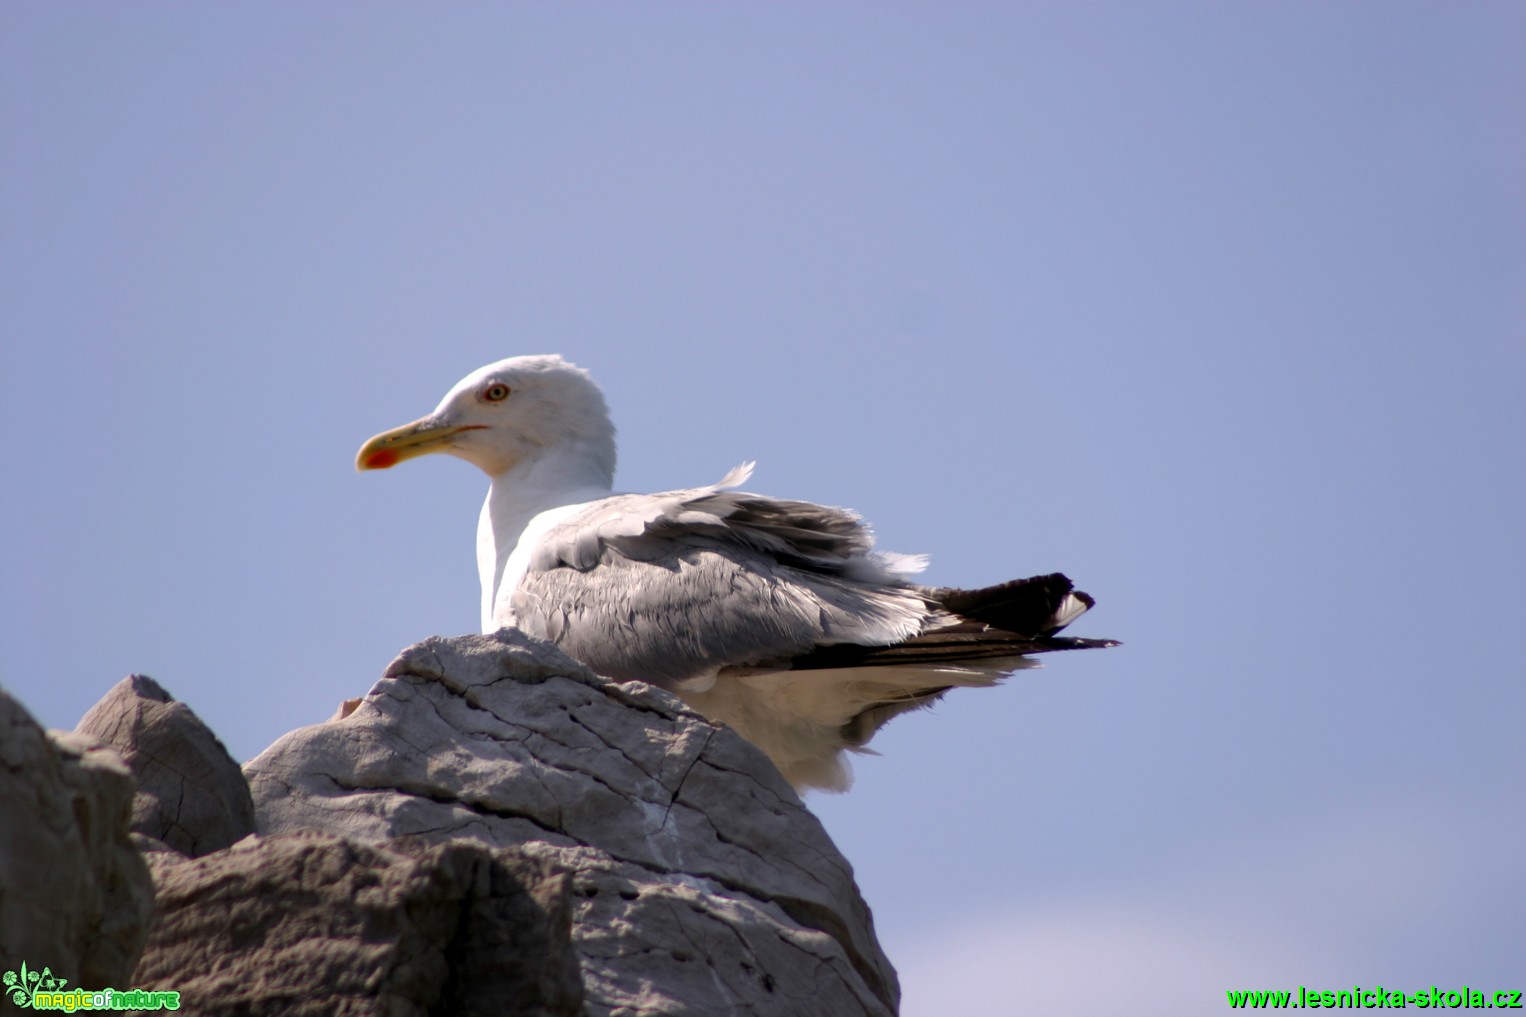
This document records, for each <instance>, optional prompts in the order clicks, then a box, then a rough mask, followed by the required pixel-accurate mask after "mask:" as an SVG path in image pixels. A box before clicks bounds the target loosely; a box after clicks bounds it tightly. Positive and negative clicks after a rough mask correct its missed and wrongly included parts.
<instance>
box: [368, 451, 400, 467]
mask: <svg viewBox="0 0 1526 1017" xmlns="http://www.w3.org/2000/svg"><path fill="white" fill-rule="evenodd" d="M396 465H397V453H396V452H394V451H393V450H392V449H390V448H379V449H377V450H376V451H375V452H372V453H371V454H370V455H369V456H367V457H366V469H368V470H385V469H386V468H387V467H389V466H396Z"/></svg>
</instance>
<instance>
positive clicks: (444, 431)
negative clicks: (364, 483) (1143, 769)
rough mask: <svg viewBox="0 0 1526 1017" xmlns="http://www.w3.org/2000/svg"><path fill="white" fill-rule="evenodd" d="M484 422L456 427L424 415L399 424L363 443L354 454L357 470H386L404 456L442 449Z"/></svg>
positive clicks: (405, 457) (413, 455)
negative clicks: (459, 435)
mask: <svg viewBox="0 0 1526 1017" xmlns="http://www.w3.org/2000/svg"><path fill="white" fill-rule="evenodd" d="M484 427H485V425H483V424H467V425H465V426H464V427H455V426H452V425H449V424H445V423H443V422H442V421H440V420H439V419H438V418H435V417H424V418H422V419H420V420H415V421H414V422H413V423H411V424H404V425H403V426H402V427H394V428H393V429H392V430H390V431H383V432H382V433H381V434H378V435H377V436H376V437H374V438H372V439H371V440H370V441H368V442H366V443H365V444H364V445H362V446H360V451H359V452H358V453H356V455H355V469H357V470H385V469H386V468H387V467H389V466H396V465H397V464H398V463H400V462H402V461H403V460H404V459H413V458H415V457H416V456H422V455H427V454H428V453H430V452H443V451H445V449H446V448H447V447H448V446H449V445H450V443H451V440H452V439H454V438H455V436H456V435H458V434H460V433H461V432H462V431H480V430H483V429H484Z"/></svg>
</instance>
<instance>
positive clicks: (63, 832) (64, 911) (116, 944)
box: [0, 691, 153, 988]
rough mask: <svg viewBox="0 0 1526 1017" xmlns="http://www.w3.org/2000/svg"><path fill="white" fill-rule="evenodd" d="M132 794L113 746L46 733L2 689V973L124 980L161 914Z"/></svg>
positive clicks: (101, 983)
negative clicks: (134, 828)
mask: <svg viewBox="0 0 1526 1017" xmlns="http://www.w3.org/2000/svg"><path fill="white" fill-rule="evenodd" d="M132 800H133V784H132V778H131V776H130V775H129V774H128V771H127V768H126V766H124V765H123V763H122V760H121V758H120V757H119V756H118V755H117V753H116V752H115V751H113V750H112V749H110V748H107V747H106V746H105V745H103V744H102V743H101V742H100V741H98V740H97V739H95V738H91V737H89V736H88V735H81V734H73V733H67V732H52V733H49V732H45V731H43V729H42V728H41V727H39V726H38V724H37V722H36V721H34V720H33V719H32V717H31V716H30V715H29V714H28V713H27V712H26V710H25V709H23V708H22V707H21V705H20V704H19V703H17V702H16V701H15V700H14V699H12V698H11V697H10V696H9V695H7V694H6V693H4V692H3V691H0V971H19V969H20V966H21V964H22V963H23V962H25V963H26V964H27V965H28V967H29V969H30V970H31V971H42V970H44V969H46V970H47V971H49V972H51V974H52V976H56V977H58V978H62V979H66V986H65V987H67V988H74V987H76V986H85V987H106V986H114V985H121V984H123V983H124V982H125V981H126V979H127V976H128V975H129V974H130V973H131V972H132V969H133V965H134V963H135V962H136V961H137V959H138V954H139V951H140V950H141V949H142V947H143V940H144V936H145V935H146V934H147V932H148V923H149V918H150V917H151V915H152V913H153V885H152V883H151V882H150V880H149V874H148V870H147V868H145V866H144V864H143V859H142V858H141V857H140V856H139V854H138V851H137V849H136V847H135V846H134V845H133V841H132V838H131V835H130V833H129V830H128V826H129V817H130V816H131V812H132ZM29 988H30V986H29Z"/></svg>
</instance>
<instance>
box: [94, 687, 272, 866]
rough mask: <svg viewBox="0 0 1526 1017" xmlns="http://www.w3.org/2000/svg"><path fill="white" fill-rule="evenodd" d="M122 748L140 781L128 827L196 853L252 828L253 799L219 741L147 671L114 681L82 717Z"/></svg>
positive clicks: (213, 848) (99, 734)
mask: <svg viewBox="0 0 1526 1017" xmlns="http://www.w3.org/2000/svg"><path fill="white" fill-rule="evenodd" d="M75 730H77V731H80V732H83V733H86V734H91V735H94V736H96V737H98V738H100V739H102V740H103V741H105V742H107V743H109V744H110V745H112V746H113V747H115V748H116V749H117V751H118V752H120V753H121V754H122V759H123V760H124V761H125V762H126V763H127V767H128V769H130V770H131V771H132V775H133V778H134V779H135V780H136V782H137V793H136V794H135V795H134V796H133V805H132V828H133V830H134V831H135V832H137V833H141V834H144V835H145V836H148V837H152V838H154V839H156V840H159V841H162V842H163V843H164V844H166V845H168V846H169V847H171V848H174V849H175V850H176V851H179V852H181V853H182V854H187V855H191V856H192V857H197V856H200V855H204V854H207V853H209V852H211V851H216V850H218V849H220V848H225V847H227V846H228V845H230V844H233V843H234V842H236V841H238V840H239V839H240V838H243V837H246V836H248V835H249V834H251V833H253V832H254V801H253V799H251V798H250V797H249V785H248V784H246V783H245V782H244V775H243V772H242V771H241V770H240V769H239V767H238V764H237V763H236V762H234V760H233V757H232V756H230V755H229V754H228V750H227V749H226V748H224V747H223V743H222V742H221V741H219V740H218V739H217V736H216V735H214V734H213V733H212V730H211V729H210V728H208V727H207V726H206V724H204V723H202V721H201V718H199V717H197V716H196V714H194V713H192V712H191V709H190V707H188V706H186V705H185V704H184V703H180V702H176V701H175V698H174V697H173V696H171V695H170V694H169V693H168V692H166V691H164V689H163V688H161V687H160V686H159V684H158V683H157V682H155V681H154V680H153V679H152V678H149V677H147V676H145V675H132V676H131V677H128V678H124V679H122V681H120V682H118V683H117V685H116V686H115V687H114V688H113V689H112V690H111V691H110V692H108V693H107V694H106V695H105V697H104V698H102V699H101V701H100V702H98V703H96V704H95V706H93V707H91V709H90V712H88V713H86V714H85V716H84V718H83V719H82V720H81V721H80V722H79V726H78V727H77V728H76V729H75Z"/></svg>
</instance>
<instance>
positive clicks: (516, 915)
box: [133, 830, 583, 1017]
mask: <svg viewBox="0 0 1526 1017" xmlns="http://www.w3.org/2000/svg"><path fill="white" fill-rule="evenodd" d="M149 857H150V863H151V865H152V866H153V869H154V878H155V882H156V884H157V886H158V892H159V905H160V908H161V911H162V918H161V919H160V920H159V921H158V922H156V923H155V925H154V931H153V935H152V938H151V939H150V942H149V946H148V949H147V950H146V951H145V953H144V958H143V963H142V964H141V965H140V966H139V968H138V970H137V972H136V973H135V974H134V976H133V978H134V982H135V983H137V984H139V985H146V986H153V987H156V988H170V987H173V988H174V989H175V990H177V991H179V992H180V993H181V999H182V1000H183V1001H184V1004H185V1005H188V1006H189V1007H191V1008H192V1009H193V1011H194V1012H196V1013H201V1014H229V1015H232V1014H239V1015H243V1017H260V1015H265V1014H269V1015H296V1017H303V1015H309V1014H311V1015H314V1017H319V1015H329V1014H356V1015H358V1014H387V1015H392V1017H411V1015H418V1017H425V1015H428V1014H457V1015H462V1017H471V1015H483V1017H488V1015H493V1017H497V1015H505V1014H514V1015H526V1017H529V1015H536V1017H542V1015H543V1017H574V1015H577V1014H580V1013H581V1012H582V996H583V986H582V981H581V979H580V977H579V969H578V958H577V954H576V953H575V952H574V950H573V949H572V945H571V942H570V940H569V931H570V928H571V923H570V919H569V910H570V907H571V897H570V891H569V880H568V876H567V875H566V874H565V873H563V872H561V871H560V870H559V868H558V867H557V866H556V865H555V864H553V863H551V862H549V861H547V860H544V859H540V858H537V857H535V856H534V855H533V854H526V853H523V852H520V851H518V850H516V849H513V848H497V849H495V848H489V847H486V846H484V845H482V844H478V843H475V842H473V841H453V842H450V843H446V844H439V845H430V844H428V843H426V842H425V841H422V840H418V839H413V840H401V841H393V842H390V843H388V844H362V843H358V842H355V841H353V840H347V839H343V838H340V837H336V836H334V835H332V834H326V833H320V832H317V831H311V830H309V831H304V832H301V833H291V834H277V835H274V836H271V837H263V838H261V837H251V838H249V839H248V840H245V841H243V842H241V843H239V844H238V845H236V846H234V847H232V848H230V849H228V850H226V851H219V852H217V853H215V854H212V855H209V856H207V857H204V858H201V859H195V860H193V859H188V858H185V857H184V856H181V855H178V854H175V853H173V852H168V851H163V852H159V853H156V854H153V855H150V856H149Z"/></svg>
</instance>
